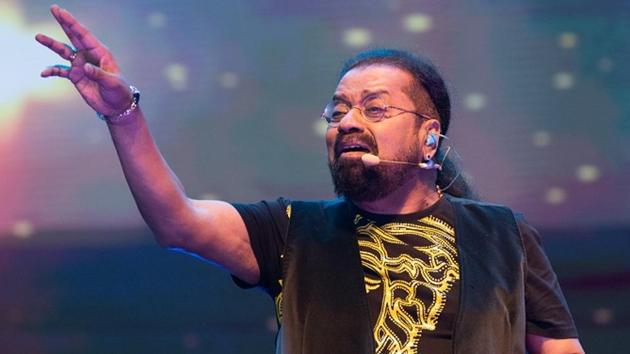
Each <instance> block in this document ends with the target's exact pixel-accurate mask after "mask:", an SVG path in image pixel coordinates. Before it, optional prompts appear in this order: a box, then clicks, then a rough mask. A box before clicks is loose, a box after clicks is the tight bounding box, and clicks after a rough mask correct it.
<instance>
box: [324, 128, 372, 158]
mask: <svg viewBox="0 0 630 354" xmlns="http://www.w3.org/2000/svg"><path fill="white" fill-rule="evenodd" d="M349 144H361V145H363V146H365V147H367V148H368V149H369V150H370V152H371V153H375V154H377V153H378V147H377V146H376V141H375V140H374V138H372V137H371V136H370V135H368V134H360V133H350V134H339V135H337V137H336V138H335V145H334V147H335V157H339V155H340V154H341V148H342V147H343V146H344V145H349Z"/></svg>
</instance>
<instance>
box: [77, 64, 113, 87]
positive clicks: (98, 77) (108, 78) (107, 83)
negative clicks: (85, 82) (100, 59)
mask: <svg viewBox="0 0 630 354" xmlns="http://www.w3.org/2000/svg"><path fill="white" fill-rule="evenodd" d="M83 72H85V75H86V76H87V77H88V78H89V79H92V80H94V81H96V82H98V83H99V84H100V85H102V86H103V87H105V88H115V87H118V86H119V85H120V82H119V80H118V79H117V77H116V76H115V75H112V74H111V73H108V72H107V71H105V70H103V69H101V68H99V67H98V66H96V65H92V64H90V63H85V65H83Z"/></svg>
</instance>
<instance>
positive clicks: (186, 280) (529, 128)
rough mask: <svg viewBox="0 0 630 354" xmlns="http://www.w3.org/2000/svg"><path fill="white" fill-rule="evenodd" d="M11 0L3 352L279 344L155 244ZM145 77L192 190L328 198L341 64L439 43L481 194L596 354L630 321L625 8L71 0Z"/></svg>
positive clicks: (38, 25)
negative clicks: (535, 237) (547, 278)
mask: <svg viewBox="0 0 630 354" xmlns="http://www.w3.org/2000/svg"><path fill="white" fill-rule="evenodd" d="M49 5H50V4H49V3H47V2H45V1H39V0H26V1H17V0H0V43H2V44H3V46H4V47H5V48H7V49H6V50H4V51H3V55H1V56H0V65H2V67H3V68H5V70H4V72H3V74H2V75H3V83H2V84H1V85H0V196H1V197H2V199H1V200H2V202H0V353H29V354H30V353H33V354H36V353H112V352H115V353H155V352H166V353H197V352H199V353H201V352H204V353H271V352H272V348H273V331H274V328H275V327H274V326H275V323H274V320H273V313H272V311H273V304H272V302H271V300H270V299H268V298H267V297H266V295H264V294H263V293H262V292H259V291H256V290H252V291H243V290H240V289H238V288H236V287H235V286H234V285H233V284H232V283H231V281H230V279H229V276H228V275H227V274H225V273H224V272H222V271H221V270H218V269H214V268H212V267H211V266H210V265H208V264H205V263H202V262H199V261H197V260H195V259H192V258H190V257H185V256H182V255H178V254H173V253H169V252H167V251H164V250H161V249H160V248H159V247H158V246H156V245H155V244H154V243H153V242H152V236H151V234H150V232H149V231H148V230H147V228H146V227H145V226H144V224H143V221H142V219H141V217H140V215H139V213H138V211H137V209H136V207H135V205H134V203H133V199H132V197H131V194H130V193H129V191H128V188H127V186H126V184H125V181H124V177H123V175H122V172H121V170H120V165H119V163H118V161H117V158H116V153H115V151H114V148H113V145H112V144H111V141H110V138H109V136H108V132H107V129H106V127H105V125H104V124H103V123H102V122H100V121H98V120H97V119H96V117H95V115H94V113H93V112H92V111H91V110H90V109H89V108H88V107H87V106H86V105H85V104H84V103H83V102H82V101H81V99H80V98H79V97H78V95H77V94H76V92H74V91H73V88H72V87H71V85H70V84H69V83H68V82H66V81H64V80H60V79H48V80H44V79H41V78H39V72H40V71H41V70H42V69H43V68H44V67H45V66H47V65H52V64H56V63H61V61H60V60H59V59H58V58H56V57H55V56H54V55H52V54H50V53H49V52H48V51H47V49H46V48H43V47H41V46H39V44H37V43H36V42H35V41H34V39H33V37H34V35H35V33H37V32H44V33H48V34H52V35H53V36H54V37H56V38H59V39H65V37H63V34H62V32H61V30H59V29H58V28H57V27H56V26H55V23H54V22H53V20H52V17H51V16H50V14H49V12H48V7H49ZM60 5H61V6H63V7H66V8H67V9H69V10H70V11H71V12H72V13H73V14H74V15H76V16H77V17H78V18H79V19H80V20H81V21H82V22H83V23H84V24H85V25H87V26H88V27H89V28H90V29H91V30H92V31H93V32H94V33H95V34H96V35H97V36H98V37H99V38H100V39H101V40H102V41H103V42H104V43H106V44H107V46H108V47H109V48H110V49H111V50H112V51H113V52H114V54H115V56H116V57H117V59H118V60H119V63H120V66H121V69H122V71H123V73H124V75H125V77H126V78H127V79H128V80H129V81H130V82H132V83H133V84H134V85H136V86H138V87H139V88H140V89H141V90H142V102H141V105H142V107H143V110H144V111H145V113H146V114H147V119H148V121H149V125H150V127H151V131H152V132H153V134H154V136H155V139H156V141H157V143H158V145H159V147H160V150H161V151H162V153H163V155H164V156H165V158H166V160H167V161H168V162H169V164H170V166H171V167H172V168H173V170H174V171H175V172H176V174H177V175H178V176H179V178H180V179H181V181H182V182H183V184H184V186H185V187H186V190H187V193H188V195H189V196H190V197H193V198H212V199H214V198H218V199H223V200H227V201H240V202H248V201H257V200H260V199H274V198H276V197H278V196H285V197H289V198H293V199H312V198H328V197H332V196H333V193H332V187H331V182H330V176H329V173H328V169H327V167H326V161H325V151H324V141H323V131H324V126H323V125H322V122H321V121H320V119H319V116H320V114H321V110H322V108H323V106H324V104H325V103H326V102H327V100H329V99H330V96H331V95H332V92H333V90H334V87H335V84H336V79H337V77H336V76H337V71H338V70H339V67H340V65H341V63H342V62H343V61H344V59H346V58H348V57H350V56H351V55H353V54H354V53H356V52H358V51H360V50H362V49H366V48H370V47H378V46H386V47H397V48H403V49H408V50H411V51H414V52H416V53H419V54H423V55H426V56H428V57H430V58H432V59H433V61H434V62H435V63H436V64H437V66H438V67H439V68H440V69H441V71H442V73H443V74H444V77H445V78H446V79H447V81H448V83H449V86H450V89H451V93H452V98H453V105H454V116H453V120H452V124H451V129H450V132H449V136H450V139H449V141H450V143H451V144H452V146H453V147H454V148H455V150H456V151H457V152H458V153H459V155H460V156H461V159H462V162H463V165H464V167H465V169H466V171H467V172H468V173H469V174H470V175H471V176H472V178H473V183H474V185H475V186H476V187H477V189H478V190H479V192H480V194H481V195H482V197H483V199H486V200H489V201H493V202H499V203H504V204H507V205H509V206H511V207H513V208H514V209H516V210H519V211H522V212H524V214H525V215H526V216H527V218H528V220H529V221H531V222H532V223H533V224H534V225H535V226H536V227H538V228H539V229H540V230H541V231H542V233H543V236H544V242H545V246H546V248H547V249H548V251H549V255H550V258H551V259H552V262H553V264H554V266H555V267H556V269H557V271H558V273H559V276H560V279H561V283H562V285H563V288H564V289H565V292H566V294H567V298H568V300H569V303H570V306H571V308H572V310H573V312H574V315H575V317H576V321H577V322H578V327H579V330H580V333H581V335H582V342H583V343H584V345H585V348H586V349H587V352H589V353H621V352H624V350H625V347H623V346H621V343H620V344H616V343H617V342H620V341H619V338H621V337H622V334H624V333H629V330H630V307H629V306H628V305H627V301H625V299H627V298H628V296H629V295H630V264H629V263H630V261H628V257H627V256H626V255H627V254H628V252H630V148H628V143H627V142H628V141H629V139H630V85H629V84H628V83H629V82H630V67H629V65H628V63H630V2H627V1H613V0H605V1H596V0H573V1H568V0H566V1H565V0H561V1H558V0H536V1H533V0H532V1H525V0H508V1H501V2H497V1H484V0H477V1H437V0H436V1H434V0H430V1H429V0H427V1H410V0H408V1H404V0H376V1H358V0H350V1H345V2H338V1H329V0H326V1H316V2H312V1H306V0H295V1H280V0H268V1H262V0H260V1H256V0H241V1H234V0H216V1H208V2H199V1H190V0H183V1H177V2H175V1H165V0H159V1H148V0H147V1H122V0H111V1H107V2H106V1H90V2H86V1H64V2H62V3H61V4H60Z"/></svg>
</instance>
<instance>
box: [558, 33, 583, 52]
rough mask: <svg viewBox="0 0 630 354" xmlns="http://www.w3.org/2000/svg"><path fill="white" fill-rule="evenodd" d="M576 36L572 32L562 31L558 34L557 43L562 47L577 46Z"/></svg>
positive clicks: (571, 47) (570, 47)
mask: <svg viewBox="0 0 630 354" xmlns="http://www.w3.org/2000/svg"><path fill="white" fill-rule="evenodd" d="M577 44H578V36H577V34H575V33H573V32H563V33H560V35H559V36H558V45H559V46H560V48H563V49H573V48H575V47H577Z"/></svg>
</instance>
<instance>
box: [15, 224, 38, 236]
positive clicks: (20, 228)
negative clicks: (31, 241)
mask: <svg viewBox="0 0 630 354" xmlns="http://www.w3.org/2000/svg"><path fill="white" fill-rule="evenodd" d="M34 232H35V228H34V227H33V224H32V223H31V222H29V221H28V220H19V221H17V222H16V223H15V224H13V230H12V233H13V236H15V237H17V238H21V239H27V238H30V237H31V236H33V233H34Z"/></svg>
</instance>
